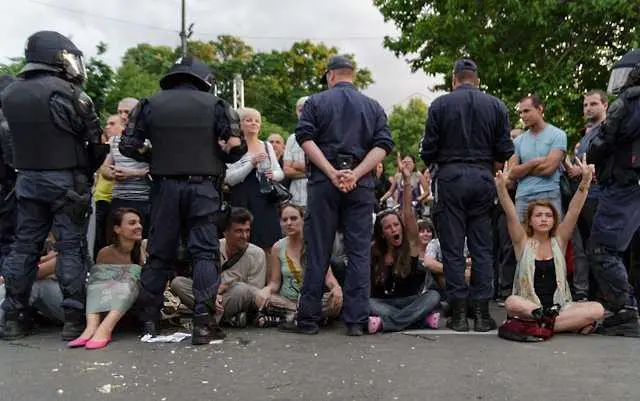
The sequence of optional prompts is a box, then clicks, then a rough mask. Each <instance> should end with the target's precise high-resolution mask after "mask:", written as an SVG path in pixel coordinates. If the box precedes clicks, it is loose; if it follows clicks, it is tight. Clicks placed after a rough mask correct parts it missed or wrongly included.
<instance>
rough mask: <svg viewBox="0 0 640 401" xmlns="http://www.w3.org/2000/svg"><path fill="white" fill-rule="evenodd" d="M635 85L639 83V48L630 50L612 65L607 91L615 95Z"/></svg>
mask: <svg viewBox="0 0 640 401" xmlns="http://www.w3.org/2000/svg"><path fill="white" fill-rule="evenodd" d="M636 85H640V49H634V50H631V51H630V52H629V53H627V54H625V55H624V56H622V58H621V59H620V60H618V62H617V63H615V64H614V65H613V69H612V70H611V77H609V86H608V87H607V92H609V93H610V94H612V95H617V94H619V93H620V92H622V91H624V90H625V89H626V88H628V87H630V86H636Z"/></svg>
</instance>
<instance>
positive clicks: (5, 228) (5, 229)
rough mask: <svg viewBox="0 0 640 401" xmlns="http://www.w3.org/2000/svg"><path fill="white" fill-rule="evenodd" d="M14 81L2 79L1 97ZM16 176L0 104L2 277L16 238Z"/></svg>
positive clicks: (0, 265)
mask: <svg viewBox="0 0 640 401" xmlns="http://www.w3.org/2000/svg"><path fill="white" fill-rule="evenodd" d="M13 81H15V78H14V77H12V76H11V75H3V76H1V77H0V97H1V96H2V92H3V91H4V89H5V88H6V87H7V86H9V85H10V84H11V83H12V82H13ZM15 176H16V173H15V169H14V168H13V139H12V138H11V131H10V130H9V123H7V119H6V118H5V117H4V113H3V112H2V103H1V102H0V276H2V262H3V260H4V258H5V257H6V256H7V255H8V254H9V251H10V249H11V244H12V243H13V241H14V237H15V226H16V196H15V190H14V185H15V178H16V177H15Z"/></svg>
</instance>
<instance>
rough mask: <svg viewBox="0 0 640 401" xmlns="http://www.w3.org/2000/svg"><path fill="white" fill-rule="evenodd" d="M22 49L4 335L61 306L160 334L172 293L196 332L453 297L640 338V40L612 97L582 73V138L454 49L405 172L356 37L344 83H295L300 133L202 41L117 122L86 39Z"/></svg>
mask: <svg viewBox="0 0 640 401" xmlns="http://www.w3.org/2000/svg"><path fill="white" fill-rule="evenodd" d="M25 56H26V61H27V63H26V65H25V67H24V69H23V70H22V71H21V72H20V73H19V74H18V77H17V78H14V77H8V76H7V77H2V78H1V79H0V85H1V86H0V94H1V97H0V101H1V103H0V106H1V108H0V112H1V113H2V114H0V122H1V123H2V125H1V126H0V139H2V141H0V147H1V149H0V150H2V152H1V155H2V160H0V168H1V170H0V178H1V185H2V186H1V187H0V189H1V191H0V194H1V195H2V196H1V197H0V217H1V219H2V220H1V222H0V250H1V253H0V269H1V270H0V289H1V290H2V292H1V293H0V300H2V312H0V316H1V318H0V324H1V326H2V327H1V329H0V330H1V331H0V337H1V338H2V339H5V340H12V339H16V338H21V337H24V336H26V335H29V334H31V333H33V330H34V328H35V326H36V322H38V321H43V320H44V321H48V322H58V323H60V324H61V325H62V338H63V339H64V340H66V341H69V343H68V345H69V347H72V348H75V347H84V348H86V349H100V348H104V347H106V346H107V345H108V344H109V342H110V341H111V339H112V334H113V332H114V330H115V329H116V327H117V326H118V325H119V324H120V325H126V324H130V323H133V324H134V325H138V326H139V327H141V328H142V331H143V332H144V333H145V334H150V335H152V336H153V335H157V334H158V333H159V331H160V330H161V329H162V326H163V325H164V324H165V323H172V322H173V321H174V319H173V318H174V317H175V316H176V315H177V314H178V315H179V316H190V317H191V324H190V326H191V328H192V330H193V332H192V337H191V339H192V343H193V344H208V343H210V342H211V341H215V340H220V339H223V338H225V333H224V331H223V329H222V327H225V326H227V327H246V326H255V327H261V328H266V327H276V326H277V327H279V329H280V330H282V331H286V332H292V333H299V334H316V333H318V332H319V330H320V328H321V327H323V326H326V325H329V324H331V323H332V322H334V321H335V320H337V319H340V320H342V322H343V323H344V325H345V327H346V333H347V334H348V335H351V336H360V335H363V334H365V333H368V334H374V333H377V332H392V331H401V330H407V329H415V328H426V329H437V328H438V327H439V326H440V323H439V320H440V317H441V315H445V316H447V317H448V320H447V323H446V326H447V327H448V328H450V329H452V330H455V331H469V330H470V329H471V327H470V325H469V320H468V319H472V320H473V330H475V331H479V332H487V331H491V330H496V329H497V330H498V334H499V335H500V336H501V337H503V338H506V339H511V340H517V341H543V340H546V339H548V338H550V337H552V336H553V334H554V333H555V332H575V333H581V334H590V333H592V332H594V331H596V332H599V333H601V334H608V335H625V336H635V337H638V336H640V326H639V325H638V312H637V301H636V293H634V291H633V288H632V285H631V282H630V280H629V274H628V272H629V271H631V272H632V273H633V274H637V272H638V271H639V270H640V269H638V268H637V266H633V263H628V262H627V261H628V260H631V259H633V258H635V263H636V264H637V263H640V261H639V257H638V253H637V251H638V247H637V244H638V241H639V239H638V238H639V233H640V231H639V227H640V165H638V164H637V163H638V162H637V160H638V159H637V157H639V156H640V155H639V154H638V153H639V152H640V123H639V122H638V121H640V117H638V116H640V89H638V88H640V52H637V51H632V52H630V53H629V54H627V55H625V57H623V58H622V59H621V61H620V62H619V63H618V64H616V66H615V68H614V70H613V72H612V77H611V82H610V88H609V89H610V92H611V93H613V94H616V95H617V98H616V100H615V101H614V102H613V103H612V104H611V106H609V102H608V97H607V95H606V93H604V92H602V91H599V90H594V91H591V92H589V93H587V94H586V95H585V97H584V114H585V118H586V120H587V125H586V127H585V130H584V133H583V136H582V138H581V139H580V141H579V142H578V143H577V144H576V146H575V149H573V150H572V151H568V149H567V135H566V134H565V132H564V131H563V130H562V129H560V128H558V127H556V126H554V125H553V124H551V123H549V122H547V121H546V119H545V114H544V104H543V103H542V101H541V100H540V98H538V97H537V96H535V95H529V96H525V97H523V98H522V99H521V100H520V102H519V103H518V111H519V113H520V118H521V120H522V123H523V124H524V126H525V128H526V131H524V132H518V131H515V130H511V126H510V123H509V117H508V112H507V108H506V106H505V105H504V104H503V103H502V102H501V101H500V100H498V99H497V98H495V97H493V96H490V95H488V94H486V93H484V92H482V91H481V90H480V89H479V75H478V67H477V65H476V64H475V63H474V62H473V61H472V60H471V59H467V58H464V59H460V60H458V61H456V62H455V63H454V68H453V90H452V92H451V93H449V94H447V95H444V96H441V97H439V98H438V99H436V100H435V101H434V102H433V103H432V104H431V105H430V107H429V115H428V118H427V124H426V130H425V135H424V138H423V139H422V143H421V144H420V158H421V160H422V162H424V165H425V166H426V167H425V168H424V169H423V170H421V171H419V170H418V168H417V163H416V158H415V157H414V156H413V155H410V154H409V155H404V156H401V155H397V160H396V161H397V172H396V173H395V174H394V175H392V176H388V175H387V174H386V172H385V171H384V167H383V160H384V159H385V157H387V156H389V155H391V154H392V152H393V148H394V143H393V140H392V137H391V134H390V131H389V128H388V126H387V119H386V115H385V112H384V110H383V109H382V107H381V106H380V105H379V104H378V103H377V102H376V101H375V100H373V99H371V98H369V97H367V96H365V95H363V94H362V93H360V92H359V91H358V90H357V89H356V87H355V86H354V85H353V79H354V77H355V68H354V66H353V64H352V63H351V61H350V60H349V59H348V58H346V57H344V56H335V57H333V58H331V60H330V61H329V63H328V65H327V70H326V72H325V74H324V76H323V80H324V81H325V82H326V84H327V86H328V90H326V91H323V92H320V93H316V94H312V95H310V96H308V97H303V98H301V99H299V100H298V102H297V103H296V108H295V113H296V114H297V116H298V124H297V127H296V130H295V133H294V134H292V135H290V136H289V137H288V138H287V139H286V140H285V139H284V138H283V137H282V136H280V135H279V134H271V135H269V136H268V139H267V140H266V141H263V140H261V139H260V133H261V125H262V119H261V115H260V112H259V111H258V110H255V109H251V108H242V109H240V110H237V111H236V110H233V109H232V108H231V107H230V106H229V105H228V104H227V103H225V102H224V101H222V100H221V99H219V98H217V97H216V96H214V95H213V94H212V93H210V92H211V88H212V84H213V75H212V72H211V71H210V69H209V67H208V66H206V65H205V64H204V63H202V62H201V61H199V60H197V59H195V58H193V57H189V56H187V57H183V58H181V59H179V60H178V61H177V62H176V64H174V65H173V67H172V68H171V70H170V71H169V72H168V73H167V74H166V75H165V76H163V78H162V79H161V80H160V87H161V90H160V91H159V92H157V93H156V94H154V95H152V96H150V97H148V98H145V99H141V100H140V101H138V100H137V99H133V98H125V99H122V101H120V102H119V104H118V108H117V110H116V112H117V113H116V114H113V115H111V116H109V117H108V118H107V119H106V125H105V126H104V127H103V128H102V127H100V126H99V122H98V118H97V116H96V113H95V111H94V109H93V104H92V103H91V99H89V98H88V96H87V95H86V94H85V93H84V92H83V91H82V89H81V85H82V84H83V82H84V80H85V78H86V75H85V73H84V66H83V64H82V52H81V51H80V50H79V49H77V48H76V47H75V45H74V44H73V43H72V42H71V41H70V40H69V39H68V38H66V37H64V36H62V35H60V34H59V33H57V32H51V31H41V32H37V33H35V34H34V35H32V36H31V37H30V38H29V39H28V42H27V47H26V50H25ZM292 112H293V111H292ZM634 244H635V245H634ZM624 252H628V253H630V254H631V255H632V257H631V258H625V256H624ZM633 274H632V280H633V277H634V276H633ZM494 299H496V300H498V301H499V303H500V304H503V305H504V307H505V309H506V312H507V319H506V321H504V322H503V323H502V324H501V325H498V324H497V323H496V321H495V320H494V319H493V317H492V314H491V310H490V301H491V300H494Z"/></svg>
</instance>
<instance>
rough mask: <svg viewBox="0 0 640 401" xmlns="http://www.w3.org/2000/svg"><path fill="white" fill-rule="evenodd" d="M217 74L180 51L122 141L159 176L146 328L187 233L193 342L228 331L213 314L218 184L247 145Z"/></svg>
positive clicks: (146, 283) (145, 287)
mask: <svg viewBox="0 0 640 401" xmlns="http://www.w3.org/2000/svg"><path fill="white" fill-rule="evenodd" d="M212 81H213V75H212V73H211V71H210V69H209V67H207V65H206V64H204V63H203V62H201V61H200V60H198V59H196V58H193V57H184V58H181V59H179V60H178V61H177V62H176V64H174V66H173V67H172V68H171V70H170V71H169V73H167V74H166V75H165V76H164V77H163V78H162V79H161V80H160V87H161V88H162V90H161V91H160V92H158V93H156V94H154V95H153V96H151V97H149V98H147V99H143V100H142V101H140V103H139V104H138V106H137V107H136V108H135V109H134V110H133V112H132V115H131V116H130V119H129V123H128V125H127V130H126V133H125V134H124V136H123V138H122V141H121V142H120V146H119V147H120V152H122V154H123V155H125V156H128V157H131V158H134V159H138V160H147V161H149V162H150V165H151V166H150V171H151V175H152V178H153V188H152V196H151V218H150V222H151V232H150V238H149V261H148V265H147V267H146V268H145V269H143V270H142V277H141V284H142V289H141V294H140V298H139V304H140V305H139V306H140V310H139V314H140V315H139V317H140V320H141V321H142V323H143V330H144V331H145V332H146V333H149V334H151V335H155V334H156V329H157V322H158V320H159V317H160V316H159V315H160V309H161V307H162V302H163V293H164V289H165V286H166V283H167V280H168V279H169V273H170V269H171V267H172V264H173V262H174V260H175V257H176V249H177V247H178V241H179V240H180V235H181V233H184V235H186V243H187V249H188V251H189V253H190V255H191V257H192V260H193V292H194V297H195V307H194V317H193V336H192V339H191V340H192V343H193V344H194V345H198V344H208V343H209V342H210V341H211V340H216V339H222V338H224V336H225V334H224V332H222V330H221V329H220V328H219V327H218V325H217V322H216V320H215V319H214V314H215V311H216V302H217V298H216V294H217V291H218V284H219V279H218V270H219V269H218V268H219V266H218V264H219V257H218V255H219V249H218V237H217V230H216V225H215V220H216V214H217V212H218V211H219V204H220V194H219V192H218V184H219V183H220V182H221V180H222V179H223V178H224V167H225V164H224V163H232V162H235V161H237V160H239V159H240V158H241V157H242V155H243V154H244V153H246V146H242V142H241V134H240V126H239V119H238V117H237V114H236V113H235V111H234V110H233V109H231V108H230V107H229V105H227V104H226V103H225V102H223V101H222V100H221V99H219V98H217V97H215V96H214V95H212V94H210V93H208V92H207V91H209V90H210V88H211V86H212ZM147 139H148V140H149V141H150V142H151V146H152V147H153V155H151V149H150V147H149V146H146V145H145V140H147Z"/></svg>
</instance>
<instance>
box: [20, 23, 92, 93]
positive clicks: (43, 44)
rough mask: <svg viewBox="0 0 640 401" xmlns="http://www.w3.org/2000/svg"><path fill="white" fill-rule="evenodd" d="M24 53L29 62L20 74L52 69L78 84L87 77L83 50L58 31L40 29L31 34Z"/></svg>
mask: <svg viewBox="0 0 640 401" xmlns="http://www.w3.org/2000/svg"><path fill="white" fill-rule="evenodd" d="M24 55H25V58H26V61H27V64H26V65H25V66H24V68H23V69H22V70H21V71H20V72H19V73H18V76H24V75H27V74H28V73H29V72H31V71H51V72H57V73H60V74H61V78H63V79H66V80H68V81H71V82H74V83H77V84H82V83H83V82H84V81H85V79H87V72H86V70H85V68H84V61H83V59H82V52H81V51H80V49H78V48H77V47H76V45H74V44H73V42H72V41H71V40H69V38H67V37H66V36H64V35H61V34H59V33H58V32H54V31H40V32H36V33H34V34H33V35H31V36H29V39H27V45H26V47H25V49H24Z"/></svg>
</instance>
